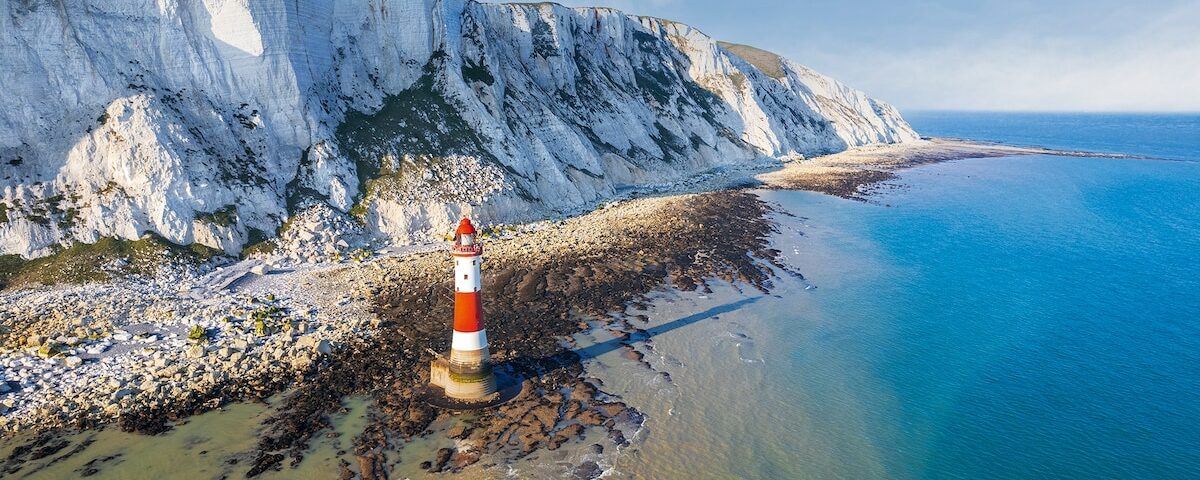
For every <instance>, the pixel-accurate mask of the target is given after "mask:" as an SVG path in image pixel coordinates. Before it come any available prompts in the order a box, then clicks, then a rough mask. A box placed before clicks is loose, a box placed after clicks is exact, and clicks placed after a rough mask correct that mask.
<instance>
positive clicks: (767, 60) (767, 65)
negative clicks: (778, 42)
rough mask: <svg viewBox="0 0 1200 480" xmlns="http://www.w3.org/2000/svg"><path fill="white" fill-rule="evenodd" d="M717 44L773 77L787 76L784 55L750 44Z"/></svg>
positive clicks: (777, 78)
mask: <svg viewBox="0 0 1200 480" xmlns="http://www.w3.org/2000/svg"><path fill="white" fill-rule="evenodd" d="M717 44H719V45H721V48H724V49H726V50H729V51H730V52H731V53H733V54H734V55H737V56H739V57H742V60H745V61H746V62H747V63H749V64H751V65H754V68H757V69H759V71H761V72H763V73H765V74H767V75H768V76H770V77H771V78H774V79H776V80H779V79H781V78H783V77H785V76H787V74H786V73H784V71H783V57H780V56H779V55H776V54H774V53H771V52H768V51H766V50H763V49H759V48H754V47H751V46H749V45H740V44H737V43H729V42H717Z"/></svg>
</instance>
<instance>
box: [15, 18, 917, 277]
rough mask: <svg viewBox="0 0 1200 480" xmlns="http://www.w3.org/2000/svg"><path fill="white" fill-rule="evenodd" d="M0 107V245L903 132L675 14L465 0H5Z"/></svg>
mask: <svg viewBox="0 0 1200 480" xmlns="http://www.w3.org/2000/svg"><path fill="white" fill-rule="evenodd" d="M0 107H2V108H0V189H2V191H0V254H20V255H24V256H36V255H41V254H45V253H48V252H49V251H50V249H51V248H52V247H53V246H55V245H66V244H69V243H71V242H76V241H79V242H92V241H95V240H97V239H99V238H101V237H119V238H126V239H134V238H138V237H139V236H141V235H143V234H145V233H147V232H155V233H157V234H160V235H162V236H163V237H165V238H166V239H168V240H170V241H172V242H175V243H179V244H189V243H193V242H199V243H203V244H206V245H209V246H214V247H219V248H223V249H225V250H226V251H228V252H237V251H238V250H239V248H240V247H241V246H242V245H244V244H245V243H246V242H247V241H248V239H249V238H250V237H251V236H252V235H251V233H252V232H254V231H259V232H263V234H265V235H268V236H270V235H273V234H274V232H275V231H276V230H277V229H278V227H279V226H280V225H281V224H282V223H283V222H284V221H285V220H286V219H287V218H288V216H289V215H291V214H293V213H295V212H296V211H297V210H298V209H300V208H303V207H304V206H305V205H306V204H311V203H312V202H324V203H327V204H328V205H330V206H331V207H333V208H334V209H337V210H340V211H343V212H351V213H353V214H354V215H356V216H357V217H359V218H360V219H362V221H363V222H365V224H366V226H367V228H368V230H369V231H373V232H377V233H379V234H381V235H386V236H390V237H392V238H394V239H396V240H397V241H401V242H403V241H407V240H410V239H412V238H414V236H415V235H419V234H421V233H422V232H428V231H438V232H439V233H441V231H442V230H447V229H449V228H450V226H451V225H452V223H453V222H454V221H455V220H456V217H457V216H458V215H459V214H460V212H465V211H470V212H471V213H472V214H473V215H476V216H478V217H481V219H482V220H483V221H484V222H488V221H527V220H533V219H537V218H541V217H544V216H546V215H548V214H552V213H555V212H561V211H567V210H571V209H573V208H577V207H580V206H583V205H588V204H589V203H591V202H596V201H598V200H602V199H604V198H606V197H610V196H612V195H614V194H615V193H616V192H617V191H619V190H620V189H621V188H623V187H626V186H634V185H640V184H647V183H662V182H669V181H673V180H678V179H682V178H687V177H689V176H692V175H695V174H697V173H699V172H703V171H706V170H710V169H712V168H716V167H721V166H728V165H735V164H743V163H746V162H751V161H761V160H763V159H770V158H782V157H786V156H789V155H798V154H802V155H813V154H819V153H826V152H834V151H839V150H843V149H845V148H847V147H850V146H857V145H864V144H870V143H881V142H903V141H910V140H914V139H916V138H917V135H916V133H914V132H913V130H912V129H911V128H909V126H908V125H907V124H906V123H905V122H904V120H903V119H902V118H901V117H900V115H899V114H898V112H897V111H896V110H895V109H894V108H892V107H891V106H889V105H887V104H884V103H882V102H879V101H876V100H873V99H871V98H869V97H867V96H866V95H865V94H863V93H862V92H859V91H857V90H854V89H851V88H848V87H846V86H844V85H842V84H840V83H838V82H836V81H834V80H832V79H830V78H828V77H825V76H822V75H820V74H818V73H816V72H813V71H812V70H809V69H807V68H805V67H803V66H801V65H799V64H796V63H793V62H791V61H788V60H785V59H781V58H779V57H776V56H774V55H772V54H769V53H766V52H762V51H759V50H755V49H753V48H750V47H744V46H740V45H730V44H721V43H718V42H717V41H715V40H714V39H712V38H709V37H708V36H706V35H705V34H703V33H702V32H700V31H699V30H696V29H694V28H692V27H689V26H687V25H682V24H679V23H674V22H670V21H666V20H662V19H656V18H649V17H638V16H633V15H627V14H624V13H621V12H619V11H615V10H611V9H606V8H567V7H563V6H559V5H555V4H550V3H543V4H522V5H516V4H513V5H508V4H480V3H476V2H473V1H462V0H253V1H251V0H157V1H156V0H72V1H67V2H62V1H50V0H11V1H7V2H3V3H0ZM255 236H259V235H255Z"/></svg>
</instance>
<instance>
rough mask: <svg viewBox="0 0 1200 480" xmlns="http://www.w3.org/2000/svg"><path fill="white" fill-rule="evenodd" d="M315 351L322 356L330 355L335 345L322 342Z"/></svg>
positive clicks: (326, 341) (327, 341)
mask: <svg viewBox="0 0 1200 480" xmlns="http://www.w3.org/2000/svg"><path fill="white" fill-rule="evenodd" d="M313 350H314V351H316V352H317V353H319V354H321V355H329V354H330V353H332V352H333V344H331V343H329V340H321V341H319V342H317V346H316V347H314V348H313Z"/></svg>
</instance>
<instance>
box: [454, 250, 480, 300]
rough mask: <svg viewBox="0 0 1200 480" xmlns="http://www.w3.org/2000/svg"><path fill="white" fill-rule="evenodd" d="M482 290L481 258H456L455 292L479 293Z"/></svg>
mask: <svg viewBox="0 0 1200 480" xmlns="http://www.w3.org/2000/svg"><path fill="white" fill-rule="evenodd" d="M480 289H481V288H480V284H479V257H477V256H476V257H455V258H454V291H456V292H478V291H479V290H480Z"/></svg>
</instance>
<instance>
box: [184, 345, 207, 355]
mask: <svg viewBox="0 0 1200 480" xmlns="http://www.w3.org/2000/svg"><path fill="white" fill-rule="evenodd" d="M205 353H206V352H205V350H204V345H192V346H191V347H188V349H187V357H188V358H203V357H204V354H205Z"/></svg>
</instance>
